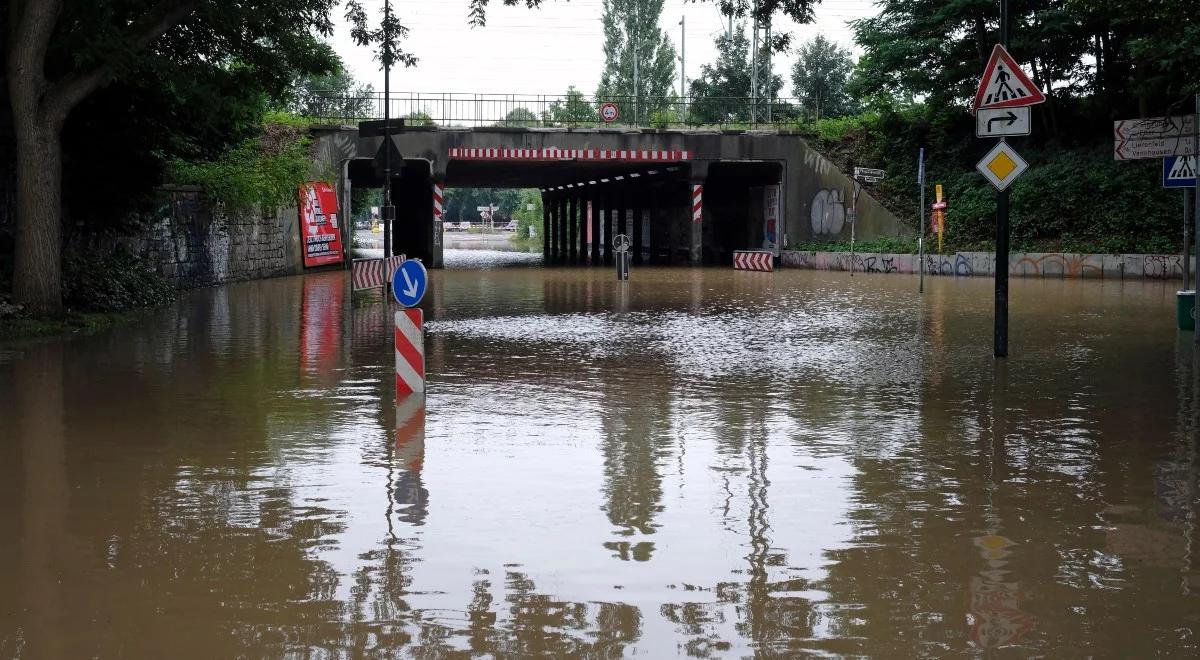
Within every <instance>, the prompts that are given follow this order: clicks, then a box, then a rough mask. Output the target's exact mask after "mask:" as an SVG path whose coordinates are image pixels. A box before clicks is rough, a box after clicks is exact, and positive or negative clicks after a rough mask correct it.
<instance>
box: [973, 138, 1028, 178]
mask: <svg viewBox="0 0 1200 660" xmlns="http://www.w3.org/2000/svg"><path fill="white" fill-rule="evenodd" d="M975 169H977V170H979V172H980V173H981V174H983V176H984V177H985V178H986V179H987V180H988V181H991V182H992V185H993V186H996V190H1004V189H1006V188H1008V187H1009V186H1010V185H1012V182H1013V181H1016V180H1017V177H1019V176H1021V174H1022V173H1023V172H1024V171H1025V170H1027V169H1029V163H1026V162H1025V159H1024V158H1021V156H1020V155H1019V154H1018V153H1017V152H1016V151H1014V150H1013V148H1012V147H1010V146H1009V145H1008V143H1007V142H997V143H996V146H995V147H993V148H992V150H991V151H989V152H988V153H987V155H986V156H984V157H983V160H981V161H979V163H978V164H976V165H975Z"/></svg>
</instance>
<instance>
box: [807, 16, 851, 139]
mask: <svg viewBox="0 0 1200 660" xmlns="http://www.w3.org/2000/svg"><path fill="white" fill-rule="evenodd" d="M853 68H854V60H853V58H852V57H851V55H850V51H849V50H847V49H845V48H842V47H840V46H838V45H837V44H836V43H834V42H832V41H830V40H828V39H826V38H825V36H824V35H822V34H818V35H817V36H816V37H813V39H812V40H811V41H809V42H808V43H806V44H804V45H803V46H801V47H800V49H799V52H798V53H797V59H796V64H795V65H794V66H793V67H792V85H793V87H794V88H795V94H796V97H797V98H798V99H800V103H801V105H802V106H803V108H804V111H805V112H806V113H809V114H810V116H812V117H813V118H814V119H820V118H822V117H838V116H842V115H846V114H848V113H850V112H853V111H854V109H855V108H854V107H853V103H852V102H851V99H850V96H849V95H848V94H846V81H847V79H848V78H849V77H850V72H851V71H852V70H853Z"/></svg>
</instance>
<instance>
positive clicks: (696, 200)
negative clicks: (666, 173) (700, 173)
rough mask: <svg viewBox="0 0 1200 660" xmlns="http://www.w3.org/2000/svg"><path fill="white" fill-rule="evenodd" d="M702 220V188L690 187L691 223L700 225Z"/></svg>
mask: <svg viewBox="0 0 1200 660" xmlns="http://www.w3.org/2000/svg"><path fill="white" fill-rule="evenodd" d="M703 219H704V186H701V185H694V186H692V222H693V223H695V224H700V221H701V220H703Z"/></svg>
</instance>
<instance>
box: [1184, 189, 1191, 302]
mask: <svg viewBox="0 0 1200 660" xmlns="http://www.w3.org/2000/svg"><path fill="white" fill-rule="evenodd" d="M1191 215H1192V189H1191V188H1184V189H1183V289H1184V290H1185V291H1186V290H1187V288H1188V285H1189V284H1191V283H1192V273H1191V270H1190V267H1191V263H1192V255H1191V250H1190V249H1188V248H1189V247H1190V246H1191V244H1190V243H1189V242H1188V234H1190V233H1191Z"/></svg>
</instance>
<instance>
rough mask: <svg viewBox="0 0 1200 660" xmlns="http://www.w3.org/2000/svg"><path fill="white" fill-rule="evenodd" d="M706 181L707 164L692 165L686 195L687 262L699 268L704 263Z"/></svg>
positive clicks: (696, 163)
mask: <svg viewBox="0 0 1200 660" xmlns="http://www.w3.org/2000/svg"><path fill="white" fill-rule="evenodd" d="M707 181H708V163H707V162H704V161H698V162H695V163H692V172H691V176H690V177H689V184H690V185H689V186H688V189H687V194H688V226H690V227H691V245H690V246H689V248H690V249H689V250H688V261H689V262H691V264H692V265H693V266H700V265H702V264H703V263H704V227H705V219H704V184H705V182H707Z"/></svg>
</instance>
